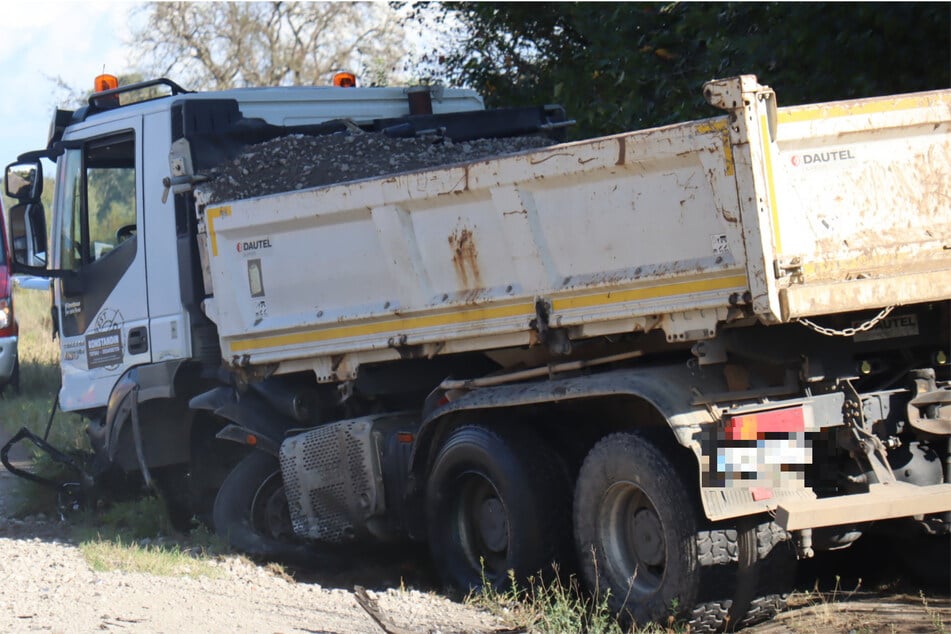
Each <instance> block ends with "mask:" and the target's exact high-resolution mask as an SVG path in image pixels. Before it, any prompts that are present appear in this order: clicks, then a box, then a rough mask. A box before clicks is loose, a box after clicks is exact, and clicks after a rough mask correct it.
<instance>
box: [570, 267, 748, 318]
mask: <svg viewBox="0 0 951 634" xmlns="http://www.w3.org/2000/svg"><path fill="white" fill-rule="evenodd" d="M746 287H747V281H746V276H745V275H733V276H730V277H718V278H713V279H703V280H697V281H693V282H677V283H674V284H664V285H662V286H648V287H646V288H634V289H630V290H626V291H607V292H604V293H592V294H590V295H577V296H574V297H565V298H563V299H555V300H552V303H551V307H552V310H554V311H556V312H558V311H562V310H571V309H574V308H589V307H592V306H607V305H610V304H624V303H626V302H634V301H638V300H643V299H657V298H660V297H673V296H675V295H689V294H690V293H703V292H706V291H722V290H726V289H730V288H746Z"/></svg>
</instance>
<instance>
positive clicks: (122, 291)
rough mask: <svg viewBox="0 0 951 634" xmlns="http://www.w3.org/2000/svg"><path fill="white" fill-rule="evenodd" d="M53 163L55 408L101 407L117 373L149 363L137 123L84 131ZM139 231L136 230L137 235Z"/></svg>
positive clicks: (129, 121)
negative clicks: (59, 378) (58, 352)
mask: <svg viewBox="0 0 951 634" xmlns="http://www.w3.org/2000/svg"><path fill="white" fill-rule="evenodd" d="M82 135H83V138H82V140H77V139H66V140H65V145H66V147H67V149H66V151H65V153H64V154H63V155H62V156H61V157H60V158H59V160H58V161H57V184H58V186H57V192H56V199H57V200H56V208H57V209H58V210H59V212H60V213H58V214H56V218H55V220H54V225H53V235H52V243H53V245H52V248H53V266H54V267H55V268H58V269H62V270H63V271H65V272H66V274H65V275H64V276H63V277H62V278H61V279H58V280H56V283H55V300H56V310H57V311H58V318H59V319H58V321H59V332H60V337H61V346H62V360H61V363H62V366H61V367H62V374H63V385H62V388H61V390H60V405H61V407H62V408H63V410H66V411H73V410H83V409H90V408H95V407H101V406H104V405H105V404H106V403H107V401H108V399H109V394H110V393H111V391H112V388H113V386H114V385H115V383H116V381H117V380H118V378H119V377H120V376H121V375H122V374H123V373H124V372H125V371H126V370H128V369H129V368H131V367H132V366H135V365H139V364H142V363H148V362H150V361H151V359H152V356H151V350H150V346H149V331H148V325H149V323H148V322H149V306H148V292H147V291H148V289H147V287H146V268H145V261H146V259H145V249H146V245H145V244H144V241H143V240H140V239H139V237H138V236H139V233H140V230H142V229H143V228H144V222H143V220H144V214H143V197H142V178H141V173H142V152H141V147H142V138H141V137H142V120H141V117H131V118H128V119H123V120H120V121H113V122H110V123H108V124H103V125H100V126H94V127H89V128H84V129H83V130H82ZM143 233H144V232H143Z"/></svg>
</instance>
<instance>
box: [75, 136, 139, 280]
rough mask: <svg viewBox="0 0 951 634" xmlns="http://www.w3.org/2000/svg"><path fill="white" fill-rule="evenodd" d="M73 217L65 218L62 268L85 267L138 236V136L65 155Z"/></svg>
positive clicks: (97, 143) (98, 141)
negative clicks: (136, 142)
mask: <svg viewBox="0 0 951 634" xmlns="http://www.w3.org/2000/svg"><path fill="white" fill-rule="evenodd" d="M64 171H65V174H64V176H65V179H64V187H65V189H66V196H67V205H66V206H65V207H66V209H68V213H67V215H68V217H64V218H63V224H62V235H61V236H60V239H61V249H60V253H61V254H62V256H61V258H62V262H61V266H62V268H64V269H67V270H73V271H80V270H82V269H84V268H87V267H88V266H89V265H91V264H92V263H94V262H97V261H99V260H101V259H103V258H105V257H106V256H107V255H108V254H109V253H111V252H112V251H113V250H114V249H116V248H117V247H119V246H120V245H121V244H123V243H125V242H126V241H130V240H131V241H132V242H134V240H132V239H133V238H134V236H135V218H136V204H135V201H136V190H135V187H136V179H135V137H134V136H133V135H132V134H131V133H125V134H120V135H117V136H111V137H108V138H102V139H96V140H94V141H91V142H89V143H87V144H86V145H85V146H84V147H83V148H81V149H75V150H68V151H67V156H66V157H65V170H64Z"/></svg>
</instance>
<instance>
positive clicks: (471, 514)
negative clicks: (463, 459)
mask: <svg viewBox="0 0 951 634" xmlns="http://www.w3.org/2000/svg"><path fill="white" fill-rule="evenodd" d="M454 515H455V525H456V533H457V535H458V537H459V542H460V545H461V546H462V550H463V552H464V553H465V556H466V558H467V559H468V561H469V565H470V566H472V568H473V569H474V570H477V571H479V572H480V573H484V574H485V575H486V576H487V577H489V578H493V579H494V578H496V577H499V576H500V575H504V574H505V573H506V562H507V561H508V550H509V522H508V513H507V512H506V509H505V503H504V502H503V501H502V498H501V496H500V495H499V493H498V491H497V490H496V489H495V486H493V484H492V482H490V481H489V480H487V479H486V478H485V477H483V476H482V475H480V474H476V473H467V474H465V475H463V476H462V478H461V479H460V487H459V495H458V497H457V498H456V507H455V513H454Z"/></svg>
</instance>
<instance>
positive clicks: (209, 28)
mask: <svg viewBox="0 0 951 634" xmlns="http://www.w3.org/2000/svg"><path fill="white" fill-rule="evenodd" d="M143 10H144V12H145V20H144V23H143V24H144V26H143V27H142V28H140V29H138V32H137V33H135V34H134V36H135V39H136V41H137V42H138V51H139V60H138V61H139V64H140V66H141V67H142V68H143V70H145V71H146V72H150V73H153V74H155V75H164V76H167V77H170V78H172V79H174V80H176V81H177V82H178V83H179V84H181V85H183V86H186V87H188V88H193V89H225V88H234V87H240V86H287V85H306V84H311V85H320V84H327V83H329V81H330V77H331V75H332V74H333V72H334V71H338V70H349V71H351V72H356V73H357V75H358V76H359V77H361V78H362V80H363V82H364V83H377V84H381V83H386V82H387V81H388V79H389V78H390V76H391V74H392V72H393V69H394V68H396V67H397V65H398V63H399V61H400V59H401V58H402V55H403V50H402V48H401V45H402V32H401V29H400V26H399V24H398V21H397V20H396V19H395V17H394V13H393V11H392V9H390V7H389V6H388V5H386V4H381V3H372V2H149V3H147V4H146V5H144V9H143Z"/></svg>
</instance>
